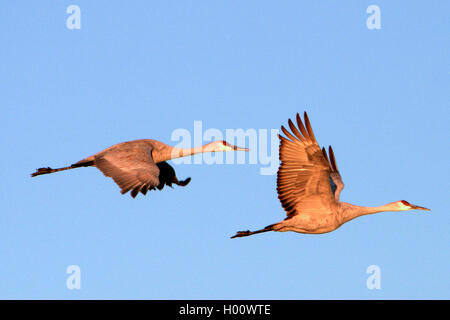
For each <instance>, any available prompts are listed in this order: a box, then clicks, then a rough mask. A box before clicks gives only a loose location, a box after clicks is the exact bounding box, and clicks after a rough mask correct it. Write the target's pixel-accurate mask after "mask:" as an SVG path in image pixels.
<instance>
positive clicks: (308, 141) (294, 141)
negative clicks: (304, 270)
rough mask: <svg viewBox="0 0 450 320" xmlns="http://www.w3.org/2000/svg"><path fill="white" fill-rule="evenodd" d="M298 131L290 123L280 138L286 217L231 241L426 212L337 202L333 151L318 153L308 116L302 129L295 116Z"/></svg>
mask: <svg viewBox="0 0 450 320" xmlns="http://www.w3.org/2000/svg"><path fill="white" fill-rule="evenodd" d="M296 120H297V127H298V128H297V127H296V126H295V125H294V123H293V122H292V121H291V119H289V121H288V124H289V127H290V129H291V131H292V133H291V132H289V131H288V130H287V129H286V128H285V127H284V126H281V130H282V131H283V133H284V134H285V135H286V137H284V136H282V135H278V136H279V138H280V140H281V141H280V161H281V164H280V167H279V169H278V174H277V192H278V199H279V200H280V202H281V205H282V207H283V208H284V210H285V211H286V213H287V217H286V219H284V220H283V221H281V222H278V223H274V224H271V225H269V226H267V227H265V228H264V229H261V230H256V231H249V230H247V231H238V232H237V233H236V234H235V235H234V236H233V237H231V238H237V237H246V236H250V235H253V234H256V233H261V232H267V231H279V232H284V231H294V232H298V233H311V234H320V233H327V232H331V231H334V230H336V229H337V228H339V227H340V226H341V225H343V224H344V223H346V222H348V221H350V220H352V219H355V218H357V217H360V216H364V215H367V214H372V213H377V212H384V211H406V210H414V209H419V210H427V211H429V209H427V208H424V207H420V206H416V205H413V204H410V203H409V202H407V201H405V200H400V201H395V202H392V203H388V204H386V205H383V206H379V207H362V206H357V205H353V204H350V203H346V202H341V201H339V195H340V194H341V191H342V189H343V188H344V183H343V182H342V178H341V175H340V173H339V170H338V167H337V165H336V159H335V157H334V153H333V149H332V148H331V146H330V147H329V149H328V153H329V156H328V154H327V152H326V150H325V148H322V149H320V147H319V145H318V143H317V141H316V138H315V137H314V133H313V130H312V128H311V123H310V122H309V119H308V115H307V114H306V112H305V114H304V121H305V125H303V123H302V120H301V118H300V116H299V114H298V113H297V117H296Z"/></svg>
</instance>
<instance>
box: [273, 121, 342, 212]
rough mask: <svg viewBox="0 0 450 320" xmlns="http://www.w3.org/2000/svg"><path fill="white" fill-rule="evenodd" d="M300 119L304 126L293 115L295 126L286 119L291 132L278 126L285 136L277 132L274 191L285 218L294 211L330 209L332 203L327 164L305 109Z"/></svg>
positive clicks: (329, 170)
mask: <svg viewBox="0 0 450 320" xmlns="http://www.w3.org/2000/svg"><path fill="white" fill-rule="evenodd" d="M304 118H305V125H303V123H302V120H301V119H300V116H299V115H298V114H297V119H296V120H297V125H298V129H297V127H296V126H295V125H294V124H293V122H292V121H291V120H290V119H289V122H288V123H289V127H290V129H291V130H292V134H291V133H290V132H289V131H288V130H286V129H285V128H284V126H282V127H281V130H282V131H283V133H284V134H285V135H286V137H283V136H281V135H279V138H280V140H281V143H280V161H281V165H280V168H279V170H278V176H277V192H278V198H279V199H280V201H281V205H282V206H283V208H284V209H285V211H286V213H287V215H288V217H287V219H289V218H291V217H293V216H295V215H297V214H314V213H326V212H331V211H332V207H333V206H334V205H335V203H336V202H335V197H334V195H333V191H332V189H331V185H330V179H331V178H330V174H331V169H330V163H329V161H327V159H326V158H325V157H324V154H323V153H322V150H321V149H320V147H319V145H318V144H317V141H316V138H315V137H314V133H313V131H312V128H311V124H310V122H309V119H308V115H307V114H306V112H305V114H304ZM305 126H306V127H305ZM333 159H334V158H333Z"/></svg>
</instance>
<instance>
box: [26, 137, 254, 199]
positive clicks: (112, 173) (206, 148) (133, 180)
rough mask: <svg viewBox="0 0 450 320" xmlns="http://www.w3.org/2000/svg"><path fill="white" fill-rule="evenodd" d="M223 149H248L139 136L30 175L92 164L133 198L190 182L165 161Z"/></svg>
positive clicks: (221, 143) (220, 144) (215, 143)
mask: <svg viewBox="0 0 450 320" xmlns="http://www.w3.org/2000/svg"><path fill="white" fill-rule="evenodd" d="M224 151H248V149H247V148H239V147H236V146H234V145H231V144H229V143H227V142H226V141H223V140H220V141H214V142H211V143H208V144H205V145H203V146H200V147H196V148H176V147H172V146H168V145H166V144H164V143H162V142H160V141H157V140H152V139H141V140H133V141H127V142H122V143H119V144H116V145H113V146H111V147H109V148H107V149H105V150H103V151H100V152H98V153H96V154H94V155H92V156H90V157H87V158H84V159H83V160H80V161H78V162H76V163H74V164H72V165H70V166H68V167H63V168H58V169H52V168H50V167H47V168H39V169H37V170H36V172H34V173H33V174H31V176H32V177H36V176H38V175H42V174H48V173H53V172H58V171H63V170H69V169H75V168H80V167H96V168H98V169H99V170H100V171H101V172H103V174H104V175H105V176H107V177H111V178H112V179H113V180H114V182H115V183H117V184H118V185H119V187H120V188H121V191H120V192H121V193H122V194H125V193H127V192H128V191H130V190H131V192H130V194H131V196H132V197H133V198H135V197H136V196H137V194H138V193H139V192H141V193H142V194H143V195H146V194H147V191H148V190H156V189H158V190H162V189H163V188H164V186H165V185H168V186H169V187H172V184H176V185H179V186H182V187H184V186H186V185H187V184H188V183H189V182H190V181H191V178H187V179H186V180H181V181H180V180H178V179H177V177H176V175H175V170H174V169H173V168H172V166H171V165H169V164H168V163H167V162H166V161H167V160H171V159H175V158H180V157H187V156H191V155H194V154H197V153H205V152H224Z"/></svg>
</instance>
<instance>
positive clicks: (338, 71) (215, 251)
mask: <svg viewBox="0 0 450 320" xmlns="http://www.w3.org/2000/svg"><path fill="white" fill-rule="evenodd" d="M72 4H75V5H78V6H79V7H80V9H81V29H79V30H69V29H68V28H67V27H66V20H67V18H68V17H69V14H67V13H66V9H67V7H68V6H69V5H72ZM372 4H375V5H378V6H379V7H380V9H381V29H379V30H369V29H368V28H367V26H366V19H367V18H368V17H369V14H367V13H366V9H367V7H368V6H369V5H372ZM449 9H450V6H449V4H448V2H444V1H427V2H426V3H425V2H422V1H395V2H394V1H346V2H345V4H343V3H341V2H338V1H308V2H304V1H303V2H300V1H283V2H275V1H245V2H243V1H214V2H211V1H100V0H97V1H76V0H73V1H21V2H16V1H10V2H5V3H2V4H1V5H0V41H1V43H2V46H1V50H0V63H1V72H0V90H1V94H0V102H1V103H0V105H1V110H2V117H1V126H0V133H1V135H0V137H1V138H0V139H1V141H2V149H3V150H4V153H3V154H2V157H1V160H0V161H1V165H2V166H1V167H2V168H3V170H2V174H1V176H2V184H1V185H0V188H1V195H2V196H1V209H2V210H1V214H0V240H1V241H0V257H1V258H0V259H1V263H0V298H3V299H17V298H19V299H48V298H56V299H413V298H418V299H431V298H449V293H450V290H449V283H450V281H449V280H450V276H449V270H450V268H449V267H450V263H449V262H450V259H449V258H450V256H449V250H448V248H449V212H448V208H449V201H448V187H449V185H448V181H449V179H450V177H449V170H448V169H449V166H448V158H449V156H450V155H449V148H448V141H449V130H448V120H449V99H448V92H449V69H448V68H449V55H448V54H449V42H448V38H449V33H448V30H449V27H450V26H449V20H448V12H449ZM305 110H306V111H308V114H309V116H310V119H311V122H312V125H313V128H314V130H315V135H316V137H317V139H318V141H319V144H321V145H325V146H328V145H329V144H331V145H332V146H333V148H334V150H335V153H336V158H337V161H338V166H339V169H340V171H341V174H342V176H343V180H344V183H345V185H346V187H345V189H344V191H343V193H342V194H341V200H342V201H346V202H350V203H355V204H360V205H381V204H384V203H387V202H392V201H395V200H401V199H405V200H407V201H410V202H411V203H414V204H418V205H422V206H425V207H429V208H431V209H432V211H431V213H427V212H422V211H410V212H404V213H382V214H377V215H371V216H366V217H362V218H359V219H356V220H353V221H351V222H349V223H347V224H345V225H343V226H342V227H341V228H340V229H338V230H336V231H335V232H332V233H329V234H324V235H304V234H296V233H275V232H271V233H265V234H260V235H255V236H252V237H248V238H241V239H234V240H230V239H229V237H230V236H231V235H233V234H234V233H235V232H236V231H237V230H245V229H259V228H261V227H264V226H266V225H268V224H271V223H274V222H278V221H280V220H282V219H284V217H285V213H284V211H283V209H282V208H281V205H280V203H279V201H278V199H277V195H276V190H275V184H276V176H275V175H261V174H260V169H261V166H260V165H259V164H239V165H229V164H223V165H198V164H190V165H189V164H179V165H174V167H175V169H176V171H177V175H178V177H179V178H182V179H183V178H186V177H192V181H191V183H190V184H189V185H188V186H187V187H185V188H176V187H175V188H174V189H169V190H164V191H162V192H151V193H149V194H147V196H146V197H142V196H138V197H137V198H136V199H132V198H131V197H130V196H129V195H125V196H123V195H121V194H120V193H119V188H118V187H117V186H116V185H115V184H114V183H113V181H112V180H111V179H109V178H105V177H104V176H103V175H102V173H101V172H100V171H98V170H97V169H95V168H82V169H77V170H71V171H66V172H62V173H57V174H53V175H48V176H41V177H37V178H35V179H31V178H30V177H29V174H30V173H32V172H33V171H34V170H35V169H36V168H38V167H42V166H51V167H61V166H65V165H70V164H72V163H74V162H76V161H78V160H80V159H82V158H84V157H86V156H89V155H91V154H94V153H96V152H98V151H100V150H102V149H104V148H106V147H108V146H110V145H113V144H115V143H118V142H122V141H127V140H133V139H141V138H151V139H158V140H161V141H163V142H165V143H167V144H175V142H174V141H171V134H172V132H173V131H174V130H175V129H177V128H185V129H187V130H193V126H194V121H196V120H200V121H202V124H203V127H204V128H205V129H207V128H217V129H219V130H222V131H223V132H225V130H226V129H228V128H243V129H249V128H254V129H278V128H279V127H280V125H282V124H286V123H287V119H288V118H290V117H293V116H295V113H296V112H303V111H305ZM70 265H77V266H79V267H80V270H81V289H80V290H69V289H68V288H67V287H66V280H67V278H68V276H69V275H68V274H67V273H66V269H67V267H68V266H70ZM370 265H377V266H379V267H380V270H381V289H380V290H369V289H368V288H367V287H366V280H367V278H368V277H369V275H368V274H367V273H366V269H367V267H368V266H370Z"/></svg>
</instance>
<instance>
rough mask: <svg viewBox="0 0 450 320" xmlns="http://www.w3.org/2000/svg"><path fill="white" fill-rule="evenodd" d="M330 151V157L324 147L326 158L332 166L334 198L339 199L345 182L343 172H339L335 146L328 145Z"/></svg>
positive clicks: (331, 181) (331, 177)
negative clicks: (334, 150)
mask: <svg viewBox="0 0 450 320" xmlns="http://www.w3.org/2000/svg"><path fill="white" fill-rule="evenodd" d="M328 152H329V153H330V158H328V155H327V151H326V150H325V148H322V153H323V156H324V157H325V159H327V161H328V164H329V166H330V186H331V191H332V192H333V194H334V199H336V201H339V196H340V195H341V191H342V189H344V182H343V181H342V177H341V174H340V173H339V170H338V167H337V165H336V158H335V157H334V152H333V148H331V146H329V147H328Z"/></svg>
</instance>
